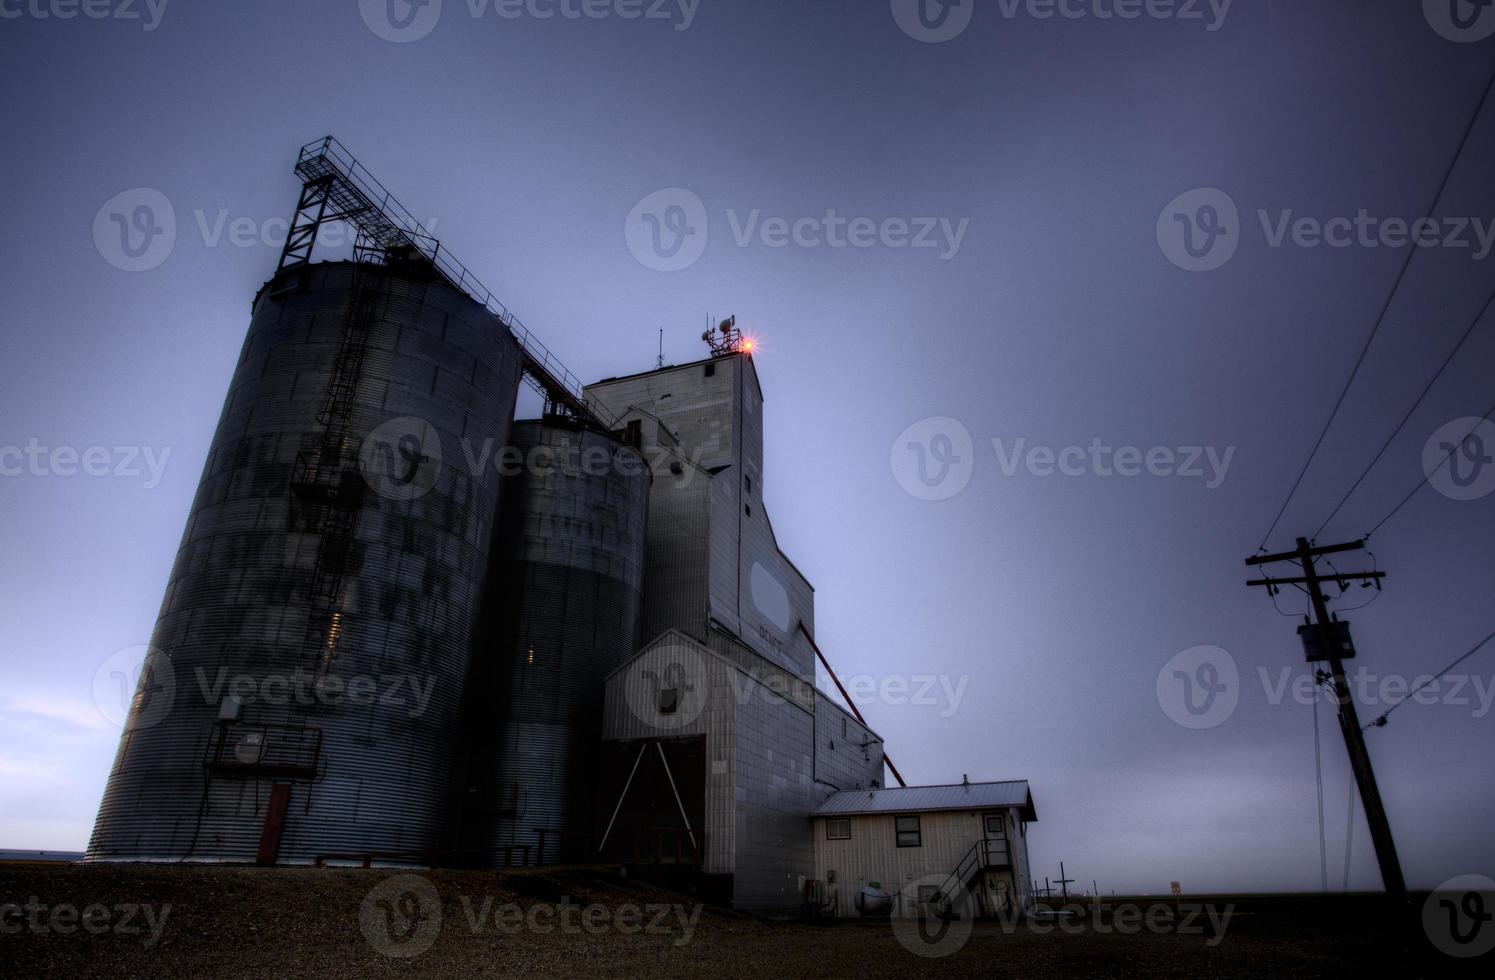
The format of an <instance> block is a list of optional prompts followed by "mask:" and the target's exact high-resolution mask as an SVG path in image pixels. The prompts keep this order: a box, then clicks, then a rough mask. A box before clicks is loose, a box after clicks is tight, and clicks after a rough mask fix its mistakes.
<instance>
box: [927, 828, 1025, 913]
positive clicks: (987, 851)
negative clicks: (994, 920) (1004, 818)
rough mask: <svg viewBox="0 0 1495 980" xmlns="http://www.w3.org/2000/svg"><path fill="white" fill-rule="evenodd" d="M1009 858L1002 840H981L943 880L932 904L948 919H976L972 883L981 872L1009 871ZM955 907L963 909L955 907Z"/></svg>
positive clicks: (1005, 844) (1000, 838)
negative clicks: (1003, 869)
mask: <svg viewBox="0 0 1495 980" xmlns="http://www.w3.org/2000/svg"><path fill="white" fill-rule="evenodd" d="M1010 862H1011V856H1010V851H1009V850H1008V845H1007V839H1006V838H1005V837H983V838H981V839H980V840H978V841H976V843H974V844H972V845H971V848H970V850H968V851H966V853H965V856H964V857H962V858H961V859H960V863H959V864H957V865H956V866H955V870H954V871H952V872H950V873H949V874H948V875H946V876H945V880H944V881H943V882H941V884H940V888H939V891H938V892H936V893H935V895H934V897H933V899H931V903H932V904H934V905H935V906H937V907H938V908H939V910H940V913H939V914H940V915H942V916H945V917H947V918H960V917H961V916H962V915H972V916H974V915H975V907H974V906H975V902H974V896H973V895H972V893H971V888H970V885H971V882H972V881H973V880H974V879H975V878H976V876H977V875H978V874H979V873H980V872H982V871H986V870H989V869H993V868H1008V867H1011V863H1010ZM957 903H959V904H960V906H962V907H957Z"/></svg>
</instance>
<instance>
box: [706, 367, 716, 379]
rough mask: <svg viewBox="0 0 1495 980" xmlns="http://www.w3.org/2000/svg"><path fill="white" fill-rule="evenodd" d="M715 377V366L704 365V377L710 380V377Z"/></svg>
mask: <svg viewBox="0 0 1495 980" xmlns="http://www.w3.org/2000/svg"><path fill="white" fill-rule="evenodd" d="M715 376H716V365H715V364H708V365H706V377H708V378H712V377H715Z"/></svg>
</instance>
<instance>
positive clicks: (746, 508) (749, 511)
mask: <svg viewBox="0 0 1495 980" xmlns="http://www.w3.org/2000/svg"><path fill="white" fill-rule="evenodd" d="M742 512H743V513H744V514H747V516H749V517H752V516H753V505H752V504H743V505H742Z"/></svg>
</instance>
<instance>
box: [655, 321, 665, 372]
mask: <svg viewBox="0 0 1495 980" xmlns="http://www.w3.org/2000/svg"><path fill="white" fill-rule="evenodd" d="M662 367H664V327H660V328H659V359H658V360H656V361H655V362H654V370H656V371H658V370H659V369H660V368H662Z"/></svg>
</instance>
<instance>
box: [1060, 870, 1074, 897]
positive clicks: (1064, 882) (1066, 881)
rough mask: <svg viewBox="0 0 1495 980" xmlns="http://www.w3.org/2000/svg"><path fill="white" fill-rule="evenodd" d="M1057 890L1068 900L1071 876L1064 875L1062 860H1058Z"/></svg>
mask: <svg viewBox="0 0 1495 980" xmlns="http://www.w3.org/2000/svg"><path fill="white" fill-rule="evenodd" d="M1058 880H1059V890H1060V891H1062V892H1063V893H1064V900H1065V901H1066V902H1067V901H1069V886H1070V885H1072V884H1074V879H1073V878H1066V877H1064V862H1063V861H1060V862H1059V879H1058Z"/></svg>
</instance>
